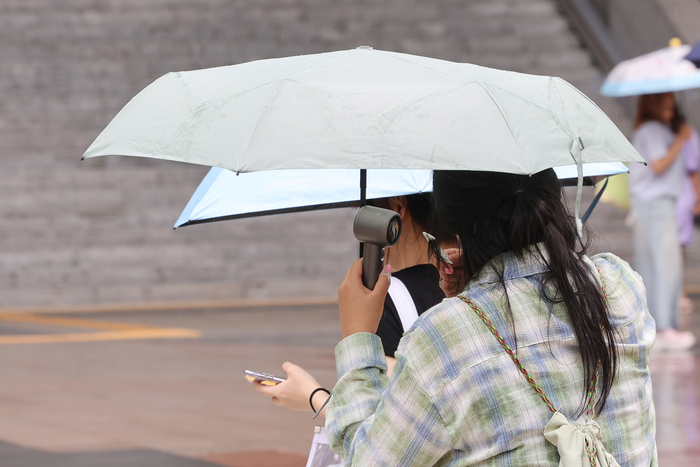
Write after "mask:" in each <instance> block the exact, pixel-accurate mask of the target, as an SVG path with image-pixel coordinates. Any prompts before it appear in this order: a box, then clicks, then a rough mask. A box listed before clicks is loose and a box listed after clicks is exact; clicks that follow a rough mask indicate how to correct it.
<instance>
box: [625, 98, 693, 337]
mask: <svg viewBox="0 0 700 467" xmlns="http://www.w3.org/2000/svg"><path fill="white" fill-rule="evenodd" d="M678 116H679V113H678V108H677V104H676V100H675V98H674V96H673V94H672V93H663V94H648V95H643V96H641V97H640V98H639V102H638V105H637V114H636V117H635V122H634V127H635V132H634V135H633V137H632V143H633V144H634V147H635V148H636V149H637V151H639V153H640V154H641V155H642V157H644V159H645V160H646V161H647V164H648V165H647V166H646V167H645V166H638V165H633V166H632V167H630V177H629V181H630V196H631V204H632V211H633V212H632V215H633V218H634V253H635V256H634V259H635V269H636V270H637V271H638V272H639V274H641V276H642V278H643V279H644V285H645V286H646V289H647V299H648V304H649V311H650V312H651V315H652V316H653V317H654V319H655V320H656V329H657V337H656V348H658V349H669V350H672V349H688V348H690V347H692V346H693V344H694V343H695V337H694V336H693V334H692V333H690V332H689V331H683V332H681V331H678V326H679V314H680V309H679V303H680V299H681V291H682V287H683V262H682V254H681V246H680V241H679V236H678V233H679V225H678V220H677V218H676V205H677V201H678V198H679V196H681V193H682V190H683V187H684V186H685V184H686V179H687V176H686V169H685V165H684V161H683V157H681V156H680V154H681V150H682V148H683V145H684V144H685V143H686V141H687V140H688V139H689V138H690V136H691V134H692V129H691V128H690V127H689V126H688V124H687V123H685V122H684V121H683V119H682V118H679V117H678Z"/></svg>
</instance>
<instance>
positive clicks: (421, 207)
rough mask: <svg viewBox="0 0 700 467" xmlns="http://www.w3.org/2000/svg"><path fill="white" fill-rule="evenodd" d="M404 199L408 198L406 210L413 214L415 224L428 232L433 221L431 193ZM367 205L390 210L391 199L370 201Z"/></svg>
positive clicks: (413, 195)
mask: <svg viewBox="0 0 700 467" xmlns="http://www.w3.org/2000/svg"><path fill="white" fill-rule="evenodd" d="M404 198H406V208H407V209H408V212H410V213H411V219H413V222H415V223H416V224H418V226H419V227H420V228H421V229H423V231H427V229H428V226H429V225H430V222H431V219H432V217H431V212H432V208H433V203H432V195H431V193H415V194H412V195H405V196H404ZM367 204H369V205H371V206H376V207H378V208H384V209H389V198H379V199H374V200H369V201H367Z"/></svg>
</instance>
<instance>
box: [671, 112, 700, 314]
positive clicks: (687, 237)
mask: <svg viewBox="0 0 700 467" xmlns="http://www.w3.org/2000/svg"><path fill="white" fill-rule="evenodd" d="M676 108H677V107H676ZM674 118H676V119H680V120H682V116H681V115H680V113H679V112H678V111H677V112H676V116H675V117H674ZM681 155H682V157H683V163H684V165H685V171H686V180H685V184H684V185H683V191H682V192H681V194H680V196H679V197H678V201H677V203H676V216H677V217H678V228H679V231H678V241H679V242H680V244H681V248H682V249H683V265H684V267H683V270H684V271H685V265H686V264H687V249H688V247H689V246H692V245H693V243H694V241H695V218H696V217H697V216H700V176H698V170H700V137H699V136H698V132H697V131H695V130H693V131H692V133H691V136H690V138H688V140H687V141H686V142H685V144H684V145H683V148H682V149H681ZM680 310H681V313H682V314H689V313H691V312H692V311H693V301H692V300H691V299H690V298H689V297H688V296H687V295H686V294H685V292H683V294H682V296H681V302H680Z"/></svg>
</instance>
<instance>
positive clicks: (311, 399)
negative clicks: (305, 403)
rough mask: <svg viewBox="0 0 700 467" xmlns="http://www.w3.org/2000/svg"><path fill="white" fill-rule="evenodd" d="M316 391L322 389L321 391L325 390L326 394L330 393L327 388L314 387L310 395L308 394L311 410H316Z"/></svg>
mask: <svg viewBox="0 0 700 467" xmlns="http://www.w3.org/2000/svg"><path fill="white" fill-rule="evenodd" d="M318 391H323V392H325V393H326V394H328V395H329V396H330V395H331V392H330V391H329V390H328V389H326V388H316V389H314V390H313V392H312V393H311V395H310V396H309V405H310V406H311V411H312V412H316V409H315V408H314V395H315V394H316V393H317V392H318Z"/></svg>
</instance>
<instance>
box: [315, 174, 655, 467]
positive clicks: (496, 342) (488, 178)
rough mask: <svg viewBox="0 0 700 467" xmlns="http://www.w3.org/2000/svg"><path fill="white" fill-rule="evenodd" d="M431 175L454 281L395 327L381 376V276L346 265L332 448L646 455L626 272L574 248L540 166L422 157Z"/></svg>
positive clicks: (639, 353) (643, 330)
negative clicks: (455, 164)
mask: <svg viewBox="0 0 700 467" xmlns="http://www.w3.org/2000/svg"><path fill="white" fill-rule="evenodd" d="M433 186H434V192H433V199H434V214H435V216H436V220H437V225H438V228H439V229H444V230H445V231H447V232H449V233H451V234H455V235H457V236H458V238H459V249H458V251H457V252H453V254H452V257H453V262H454V263H455V267H454V269H453V270H452V269H451V271H452V274H447V271H446V270H445V268H444V267H443V265H441V271H442V272H441V274H442V277H443V279H444V280H443V288H444V289H445V292H446V294H447V296H448V297H449V296H453V297H452V298H450V299H447V300H445V301H443V302H442V303H441V304H439V305H436V306H435V307H433V308H432V309H431V310H428V311H427V312H426V313H424V314H423V315H422V316H421V317H420V318H419V319H418V320H417V321H416V323H415V324H414V325H413V327H412V328H411V330H409V332H408V333H407V334H405V335H404V337H403V338H402V339H401V343H400V345H399V348H398V350H397V352H396V359H397V363H396V367H395V368H394V374H393V375H392V376H391V379H389V378H388V377H387V375H386V371H385V368H386V367H385V363H384V359H383V352H382V346H381V341H380V340H379V339H378V338H377V336H376V335H375V334H374V332H375V330H376V329H377V323H378V322H379V318H380V317H381V308H382V302H383V297H384V294H385V293H386V290H387V288H388V285H389V279H388V278H387V277H384V276H380V279H379V282H378V283H377V286H375V289H374V290H373V291H369V290H368V289H366V288H364V287H363V286H362V282H361V269H362V263H361V262H356V263H355V264H354V265H353V266H352V268H351V269H350V271H349V272H348V274H347V275H346V277H345V280H344V282H343V284H342V285H341V286H340V288H339V307H340V317H341V327H342V333H343V337H344V339H343V340H342V341H341V342H340V343H339V344H338V346H337V347H336V366H337V369H338V376H339V380H338V383H337V385H336V386H335V388H334V390H333V396H332V397H331V400H330V404H329V406H328V413H327V423H326V428H327V429H328V435H329V439H330V442H331V445H332V446H333V448H334V450H336V452H342V455H343V457H344V458H345V459H346V462H347V465H359V466H369V465H391V466H413V465H415V466H418V465H421V466H431V465H440V466H443V465H444V466H447V465H450V466H451V465H460V466H461V465H483V466H491V465H494V466H495V465H497V466H501V465H508V466H516V467H517V466H554V465H560V466H566V467H568V466H573V465H576V466H578V467H580V466H584V465H589V464H590V465H598V466H616V465H618V464H617V462H619V464H620V465H625V466H626V465H630V466H631V465H634V466H649V465H653V466H655V465H656V463H657V461H656V445H655V441H654V435H655V415H654V408H653V407H654V406H653V401H652V392H651V380H650V377H649V371H648V368H647V362H648V356H649V349H650V348H651V346H652V344H653V342H654V321H653V319H652V318H651V316H650V315H649V312H648V310H647V306H646V295H645V290H644V286H643V284H642V280H641V278H640V277H639V275H638V274H636V273H635V272H634V271H633V270H632V269H631V268H630V267H629V265H628V264H627V263H626V262H624V261H622V260H621V259H619V258H617V257H616V256H614V255H612V254H602V255H597V256H594V257H590V258H589V257H588V256H586V254H585V253H586V248H585V245H582V244H581V243H580V242H578V238H577V236H576V233H575V232H576V230H575V222H574V219H573V218H572V216H571V215H570V214H569V213H568V212H567V210H566V207H565V205H564V203H563V201H562V189H561V186H560V184H559V181H558V180H557V178H556V175H555V173H554V171H553V170H551V169H550V170H545V171H543V172H540V173H537V174H533V175H531V176H528V175H511V174H503V173H490V172H465V171H436V172H435V173H434V180H433ZM436 257H437V258H439V256H436ZM438 261H439V260H438ZM456 293H457V294H458V295H456V296H454V294H456ZM616 460H617V462H616Z"/></svg>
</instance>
